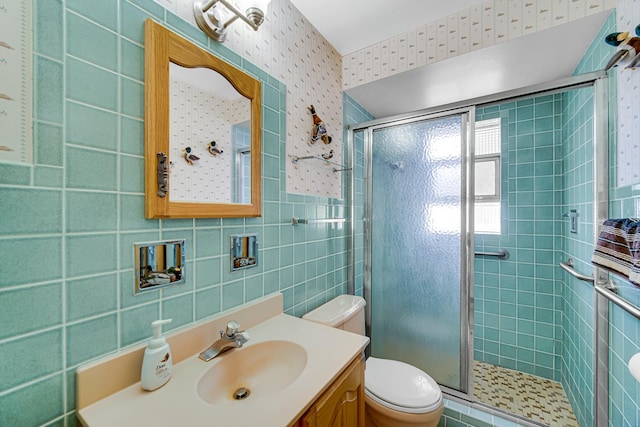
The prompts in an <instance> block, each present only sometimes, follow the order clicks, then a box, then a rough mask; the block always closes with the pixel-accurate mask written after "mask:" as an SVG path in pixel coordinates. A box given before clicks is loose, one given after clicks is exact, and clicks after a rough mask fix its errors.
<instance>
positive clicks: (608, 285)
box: [560, 258, 640, 319]
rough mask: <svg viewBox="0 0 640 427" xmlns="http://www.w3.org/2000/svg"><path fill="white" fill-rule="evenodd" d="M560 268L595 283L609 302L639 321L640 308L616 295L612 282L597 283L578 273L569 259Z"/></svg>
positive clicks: (596, 288)
mask: <svg viewBox="0 0 640 427" xmlns="http://www.w3.org/2000/svg"><path fill="white" fill-rule="evenodd" d="M560 267H562V269H563V270H565V271H566V272H568V273H569V274H571V275H572V276H573V277H575V278H576V279H580V280H583V281H585V282H589V283H593V285H594V286H593V287H594V288H595V290H596V292H597V293H599V294H600V295H602V296H603V297H605V298H607V299H608V300H609V301H611V302H613V303H614V304H617V305H618V306H619V307H620V308H622V309H623V310H625V311H626V312H627V313H629V314H631V315H632V316H634V317H635V318H637V319H640V308H638V307H636V306H635V305H633V304H631V303H630V302H629V301H627V300H626V299H624V298H622V297H621V296H619V295H618V294H617V293H616V287H615V286H614V285H613V283H612V282H611V280H603V281H598V282H597V283H596V281H595V279H594V278H593V277H591V276H585V275H584V274H581V273H578V272H577V271H576V269H575V268H573V260H572V259H571V258H569V259H568V260H567V261H566V262H561V263H560Z"/></svg>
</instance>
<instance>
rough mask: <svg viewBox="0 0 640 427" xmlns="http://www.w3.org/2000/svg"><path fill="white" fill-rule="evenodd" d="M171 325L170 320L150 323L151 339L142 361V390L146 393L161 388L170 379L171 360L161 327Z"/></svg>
mask: <svg viewBox="0 0 640 427" xmlns="http://www.w3.org/2000/svg"><path fill="white" fill-rule="evenodd" d="M168 323H171V319H166V320H156V321H154V322H152V323H151V327H152V329H153V337H152V338H151V339H150V340H149V345H148V346H147V348H146V349H145V351H144V359H142V375H141V382H142V388H143V389H145V390H148V391H152V390H155V389H157V388H160V387H162V386H163V385H165V384H166V383H167V381H169V379H170V378H171V373H172V371H173V360H172V359H171V350H170V349H169V344H168V343H167V340H165V339H164V337H163V336H162V325H166V324H168Z"/></svg>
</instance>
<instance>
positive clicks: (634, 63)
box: [627, 25, 640, 69]
mask: <svg viewBox="0 0 640 427" xmlns="http://www.w3.org/2000/svg"><path fill="white" fill-rule="evenodd" d="M636 36H638V37H634V39H638V40H640V25H638V26H637V27H636ZM639 45H640V42H636V43H635V44H634V45H633V48H634V49H635V51H636V56H635V57H634V58H633V59H632V60H631V62H630V63H629V65H627V68H632V69H635V68H637V67H638V66H640V46H639Z"/></svg>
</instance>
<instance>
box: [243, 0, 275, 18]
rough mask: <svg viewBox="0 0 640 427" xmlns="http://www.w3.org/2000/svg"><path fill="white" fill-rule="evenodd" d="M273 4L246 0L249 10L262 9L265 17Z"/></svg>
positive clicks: (266, 0)
mask: <svg viewBox="0 0 640 427" xmlns="http://www.w3.org/2000/svg"><path fill="white" fill-rule="evenodd" d="M269 3H271V0H245V5H246V7H247V8H249V7H255V8H257V9H260V10H261V11H262V12H263V13H264V14H265V15H266V14H267V7H268V6H269Z"/></svg>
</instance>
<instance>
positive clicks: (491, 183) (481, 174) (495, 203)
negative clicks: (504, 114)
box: [475, 118, 502, 234]
mask: <svg viewBox="0 0 640 427" xmlns="http://www.w3.org/2000/svg"><path fill="white" fill-rule="evenodd" d="M501 142H502V138H501V133H500V119H499V118H497V119H490V120H481V121H478V122H476V133H475V149H476V156H475V185H476V187H475V194H476V197H475V200H476V204H475V231H476V233H486V234H499V233H500V145H501Z"/></svg>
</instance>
